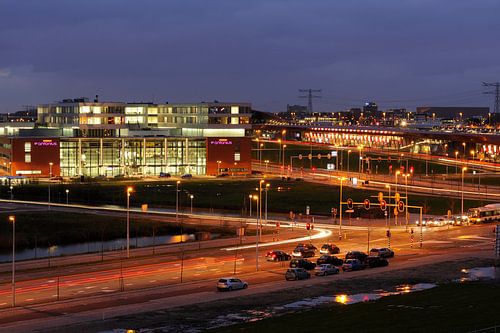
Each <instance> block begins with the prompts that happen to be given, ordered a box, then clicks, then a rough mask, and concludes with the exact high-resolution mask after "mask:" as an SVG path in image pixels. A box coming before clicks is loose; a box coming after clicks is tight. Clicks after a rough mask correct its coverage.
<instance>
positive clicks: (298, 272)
mask: <svg viewBox="0 0 500 333" xmlns="http://www.w3.org/2000/svg"><path fill="white" fill-rule="evenodd" d="M310 277H311V274H310V273H309V272H308V271H306V270H305V269H303V268H289V269H287V270H286V272H285V279H286V280H287V281H293V280H304V279H309V278H310Z"/></svg>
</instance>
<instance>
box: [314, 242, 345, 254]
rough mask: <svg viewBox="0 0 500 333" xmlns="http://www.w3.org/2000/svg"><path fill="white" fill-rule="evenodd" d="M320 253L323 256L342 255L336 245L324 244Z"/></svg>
mask: <svg viewBox="0 0 500 333" xmlns="http://www.w3.org/2000/svg"><path fill="white" fill-rule="evenodd" d="M319 253H321V254H338V253H340V249H339V247H338V246H337V245H335V244H331V243H327V244H323V246H322V247H321V249H320V250H319Z"/></svg>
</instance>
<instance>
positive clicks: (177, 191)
mask: <svg viewBox="0 0 500 333" xmlns="http://www.w3.org/2000/svg"><path fill="white" fill-rule="evenodd" d="M180 183H181V181H180V180H178V181H177V183H176V187H175V220H176V221H177V220H178V219H179V185H180Z"/></svg>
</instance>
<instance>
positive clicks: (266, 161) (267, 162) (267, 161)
mask: <svg viewBox="0 0 500 333" xmlns="http://www.w3.org/2000/svg"><path fill="white" fill-rule="evenodd" d="M264 163H266V173H267V166H268V164H269V160H265V161H264Z"/></svg>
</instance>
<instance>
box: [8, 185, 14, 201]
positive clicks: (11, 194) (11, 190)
mask: <svg viewBox="0 0 500 333" xmlns="http://www.w3.org/2000/svg"><path fill="white" fill-rule="evenodd" d="M9 189H10V200H14V186H12V185H10V186H9Z"/></svg>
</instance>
